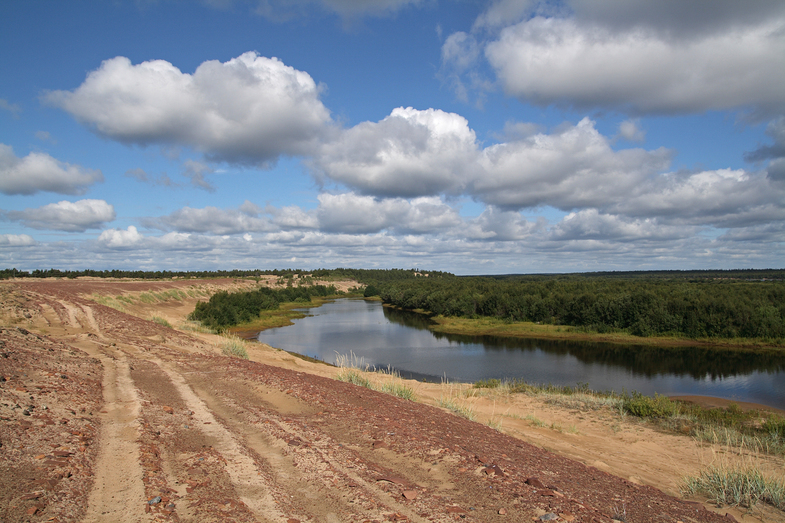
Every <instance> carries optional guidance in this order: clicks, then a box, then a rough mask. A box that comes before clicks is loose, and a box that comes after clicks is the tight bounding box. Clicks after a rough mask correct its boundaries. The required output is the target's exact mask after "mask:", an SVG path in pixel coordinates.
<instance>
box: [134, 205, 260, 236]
mask: <svg viewBox="0 0 785 523" xmlns="http://www.w3.org/2000/svg"><path fill="white" fill-rule="evenodd" d="M241 209H242V208H241ZM241 209H219V208H218V207H212V206H208V207H203V208H201V209H195V208H192V207H183V208H182V209H178V210H176V211H174V212H173V213H171V214H169V215H167V216H162V217H160V218H154V219H148V220H145V225H147V226H148V227H153V228H157V229H164V230H170V231H173V232H180V233H209V234H216V235H222V234H239V233H246V232H261V231H270V230H272V229H273V227H272V225H271V223H270V220H269V219H267V218H260V217H258V216H255V215H253V214H249V213H248V212H244V211H243V210H241Z"/></svg>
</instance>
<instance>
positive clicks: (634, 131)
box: [619, 119, 646, 142]
mask: <svg viewBox="0 0 785 523" xmlns="http://www.w3.org/2000/svg"><path fill="white" fill-rule="evenodd" d="M619 136H620V137H621V138H624V139H625V140H628V141H630V142H642V141H644V140H645V139H646V131H644V130H642V129H641V128H640V121H639V120H637V119H636V120H624V121H623V122H621V123H620V124H619Z"/></svg>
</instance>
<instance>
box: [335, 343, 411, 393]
mask: <svg viewBox="0 0 785 523" xmlns="http://www.w3.org/2000/svg"><path fill="white" fill-rule="evenodd" d="M335 365H336V366H337V367H340V368H341V370H340V371H339V372H338V376H337V378H338V379H339V380H340V381H345V382H347V383H352V384H354V385H358V386H360V387H365V388H367V389H371V390H375V391H377V392H383V393H385V394H390V395H392V396H397V397H399V398H402V399H405V400H409V401H416V397H415V395H414V390H413V389H412V388H411V387H409V386H408V385H406V384H405V383H404V382H403V380H402V379H401V376H400V374H398V373H397V372H396V371H395V370H394V369H392V368H391V367H387V369H386V370H384V369H381V370H376V369H372V368H371V366H370V365H368V364H367V363H365V361H364V360H363V358H358V357H357V355H356V354H355V353H354V352H351V353H349V354H348V355H346V354H338V353H336V357H335ZM372 377H379V378H381V380H382V383H381V384H378V383H376V380H372V379H371V378H372Z"/></svg>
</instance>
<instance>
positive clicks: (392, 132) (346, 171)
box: [313, 107, 478, 197]
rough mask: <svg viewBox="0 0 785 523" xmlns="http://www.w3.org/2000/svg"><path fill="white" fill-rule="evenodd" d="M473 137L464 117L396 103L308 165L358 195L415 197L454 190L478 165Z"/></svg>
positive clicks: (344, 134)
mask: <svg viewBox="0 0 785 523" xmlns="http://www.w3.org/2000/svg"><path fill="white" fill-rule="evenodd" d="M477 154H478V150H477V139H476V136H475V134H474V131H473V130H472V129H470V128H469V124H468V122H467V121H466V119H465V118H463V117H462V116H459V115H457V114H454V113H446V112H444V111H440V110H437V109H427V110H424V111H419V110H416V109H413V108H411V107H409V108H405V109H404V108H402V107H399V108H397V109H394V110H393V111H392V113H391V114H390V115H389V116H388V117H386V118H384V119H383V120H382V121H380V122H376V123H375V122H363V123H361V124H359V125H357V126H355V127H353V128H351V129H348V130H346V131H344V132H342V133H340V135H339V136H338V138H337V139H336V140H334V141H331V142H329V143H327V144H325V145H324V146H323V147H322V148H321V150H320V151H319V153H318V155H317V156H316V157H315V159H314V162H313V165H314V167H315V168H316V169H318V170H319V171H320V172H322V173H324V174H326V175H327V176H329V177H330V178H331V179H333V180H334V181H337V182H340V183H343V184H345V185H347V186H349V187H351V188H352V189H355V190H357V191H359V192H361V193H363V194H371V195H376V196H385V197H394V196H403V197H415V196H428V195H433V194H437V193H440V192H446V193H457V192H460V190H461V189H462V187H463V186H464V185H465V183H466V181H467V179H468V178H469V177H471V176H473V175H474V173H473V172H472V170H473V169H474V168H476V166H477V161H476V160H477Z"/></svg>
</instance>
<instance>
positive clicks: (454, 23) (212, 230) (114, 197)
mask: <svg viewBox="0 0 785 523" xmlns="http://www.w3.org/2000/svg"><path fill="white" fill-rule="evenodd" d="M0 72H1V73H2V74H0V266H4V267H9V268H10V267H16V268H19V269H28V270H29V269H36V268H49V267H54V268H60V269H84V268H93V269H112V268H120V269H184V270H188V269H233V268H241V269H253V268H284V267H297V268H304V269H312V268H319V267H328V268H329V267H339V266H344V267H364V268H376V267H380V268H389V267H403V268H409V267H420V268H423V269H432V270H445V271H450V272H454V273H458V274H492V273H534V272H575V271H598V270H648V269H701V268H706V269H709V268H712V269H715V268H720V269H730V268H772V267H773V268H781V267H783V261H782V260H785V244H784V242H785V3H783V2H781V1H779V0H776V1H765V0H760V1H757V2H754V3H747V2H744V3H742V2H738V1H735V0H711V1H708V0H707V1H697V0H696V1H692V2H683V1H681V0H678V1H677V0H662V1H659V2H649V1H644V0H565V1H562V2H536V1H525V0H516V1H510V0H501V1H496V2H487V1H470V0H438V1H437V0H204V1H201V2H199V1H185V0H158V1H156V0H136V1H133V0H129V1H123V0H114V1H71V2H50V1H38V0H25V1H11V2H3V3H2V4H0Z"/></svg>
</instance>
